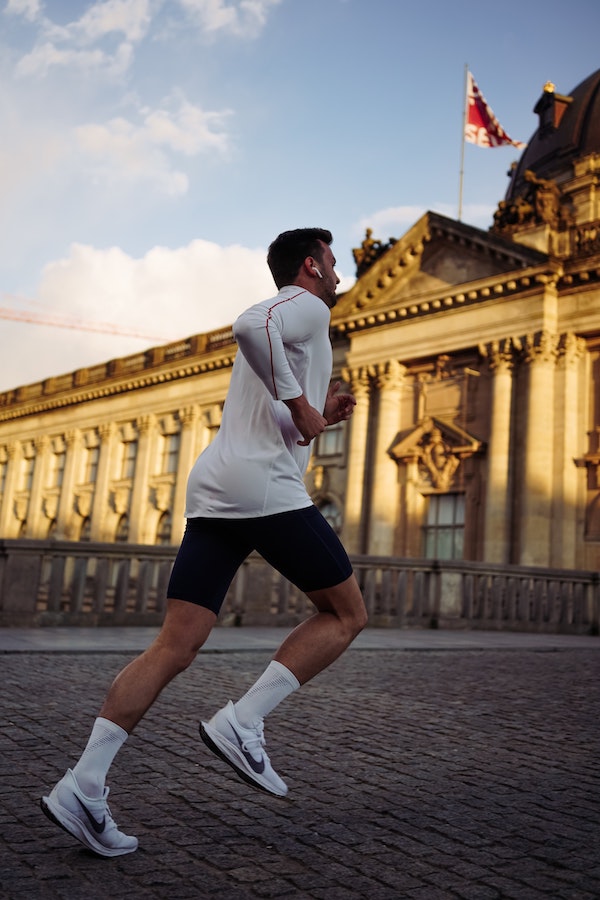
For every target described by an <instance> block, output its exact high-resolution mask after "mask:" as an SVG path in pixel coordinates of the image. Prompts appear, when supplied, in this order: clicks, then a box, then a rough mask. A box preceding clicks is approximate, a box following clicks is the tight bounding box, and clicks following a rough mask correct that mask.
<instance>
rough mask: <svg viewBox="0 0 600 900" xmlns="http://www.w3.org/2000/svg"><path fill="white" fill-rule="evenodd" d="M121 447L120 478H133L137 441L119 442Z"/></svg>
mask: <svg viewBox="0 0 600 900" xmlns="http://www.w3.org/2000/svg"><path fill="white" fill-rule="evenodd" d="M121 447H122V451H121V478H122V479H127V478H133V475H134V472H135V460H136V457H137V441H127V442H126V443H124V444H121Z"/></svg>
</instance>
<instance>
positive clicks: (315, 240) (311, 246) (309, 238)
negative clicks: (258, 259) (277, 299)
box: [267, 228, 333, 288]
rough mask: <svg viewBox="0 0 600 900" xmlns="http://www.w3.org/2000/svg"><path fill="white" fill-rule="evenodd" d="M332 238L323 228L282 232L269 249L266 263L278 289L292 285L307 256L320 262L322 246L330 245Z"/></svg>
mask: <svg viewBox="0 0 600 900" xmlns="http://www.w3.org/2000/svg"><path fill="white" fill-rule="evenodd" d="M332 240H333V237H332V235H331V232H330V231H327V229H325V228H295V229H294V230H293V231H284V232H282V234H280V235H279V236H278V237H276V238H275V240H274V241H273V243H272V244H271V246H270V247H269V253H268V254H267V263H268V266H269V269H270V270H271V274H272V276H273V279H274V281H275V284H276V285H277V287H278V288H282V287H283V286H284V285H286V284H293V283H294V279H295V278H296V275H297V274H298V272H299V270H300V267H301V266H302V263H303V262H304V260H305V259H306V257H307V256H314V258H315V259H316V260H318V261H319V262H322V260H323V247H322V246H321V243H320V242H321V241H322V242H323V243H324V244H331V242H332Z"/></svg>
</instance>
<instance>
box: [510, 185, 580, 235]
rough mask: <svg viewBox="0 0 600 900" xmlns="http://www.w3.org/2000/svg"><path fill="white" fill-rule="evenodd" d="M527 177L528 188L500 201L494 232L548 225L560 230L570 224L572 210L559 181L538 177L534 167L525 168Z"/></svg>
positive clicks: (526, 186)
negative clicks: (562, 192) (565, 199)
mask: <svg viewBox="0 0 600 900" xmlns="http://www.w3.org/2000/svg"><path fill="white" fill-rule="evenodd" d="M524 180H525V187H524V188H523V191H522V193H521V194H520V195H519V196H517V197H514V198H513V199H511V200H501V201H500V203H499V204H498V208H497V210H496V212H495V213H494V225H493V231H495V232H497V233H500V234H502V233H504V232H509V233H510V232H512V231H516V230H518V229H519V228H522V227H523V226H528V225H548V226H549V227H550V228H553V229H558V228H560V227H562V226H564V225H568V224H569V223H570V220H571V218H572V214H571V211H570V209H568V207H567V206H566V205H565V203H564V201H563V198H562V197H561V192H560V188H559V187H558V185H557V184H556V182H555V181H552V180H551V179H547V178H538V177H537V176H536V175H535V173H534V172H532V171H531V170H530V169H527V170H526V171H525V173H524Z"/></svg>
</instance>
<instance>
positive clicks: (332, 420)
mask: <svg viewBox="0 0 600 900" xmlns="http://www.w3.org/2000/svg"><path fill="white" fill-rule="evenodd" d="M341 386H342V383H341V381H335V382H334V383H333V384H331V385H330V386H329V390H328V391H327V399H326V400H325V409H324V410H323V416H324V417H325V421H326V422H327V424H328V425H337V423H338V422H343V421H344V420H345V419H349V418H350V416H351V415H352V413H353V412H354V407H355V406H356V400H355V399H354V397H353V396H352V394H339V393H338V391H339V389H340V388H341Z"/></svg>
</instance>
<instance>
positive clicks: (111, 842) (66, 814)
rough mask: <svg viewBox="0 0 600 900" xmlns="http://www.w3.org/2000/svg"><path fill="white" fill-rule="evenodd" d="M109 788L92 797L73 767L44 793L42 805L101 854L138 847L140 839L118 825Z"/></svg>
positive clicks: (116, 854) (47, 811) (82, 841)
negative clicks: (84, 791) (76, 776)
mask: <svg viewBox="0 0 600 900" xmlns="http://www.w3.org/2000/svg"><path fill="white" fill-rule="evenodd" d="M107 797H108V788H107V787H105V788H104V795H103V796H102V797H101V798H100V799H99V800H91V799H90V798H89V797H86V796H85V794H84V793H83V792H82V791H81V789H80V787H79V785H78V784H77V781H76V779H75V776H74V775H73V772H72V771H71V769H67V772H66V775H64V776H63V778H61V780H60V781H59V782H58V784H57V785H56V786H55V787H54V788H53V789H52V791H51V792H50V796H49V797H42V799H41V801H40V806H41V807H42V811H43V812H44V813H45V814H46V815H47V816H48V818H49V819H50V820H51V821H52V822H54V824H55V825H59V826H60V827H61V828H64V830H65V831H68V832H69V834H71V835H73V837H74V838H77V840H78V841H81V843H82V844H84V845H85V846H86V847H87V848H88V849H89V850H93V852H94V853H97V854H98V855H99V856H122V855H123V854H124V853H133V851H134V850H137V846H138V840H137V838H135V837H130V836H129V835H128V834H123V832H122V831H119V829H118V828H117V823H116V822H115V820H114V819H113V817H112V815H111V812H110V809H109V808H108V803H107V802H106V798H107Z"/></svg>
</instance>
